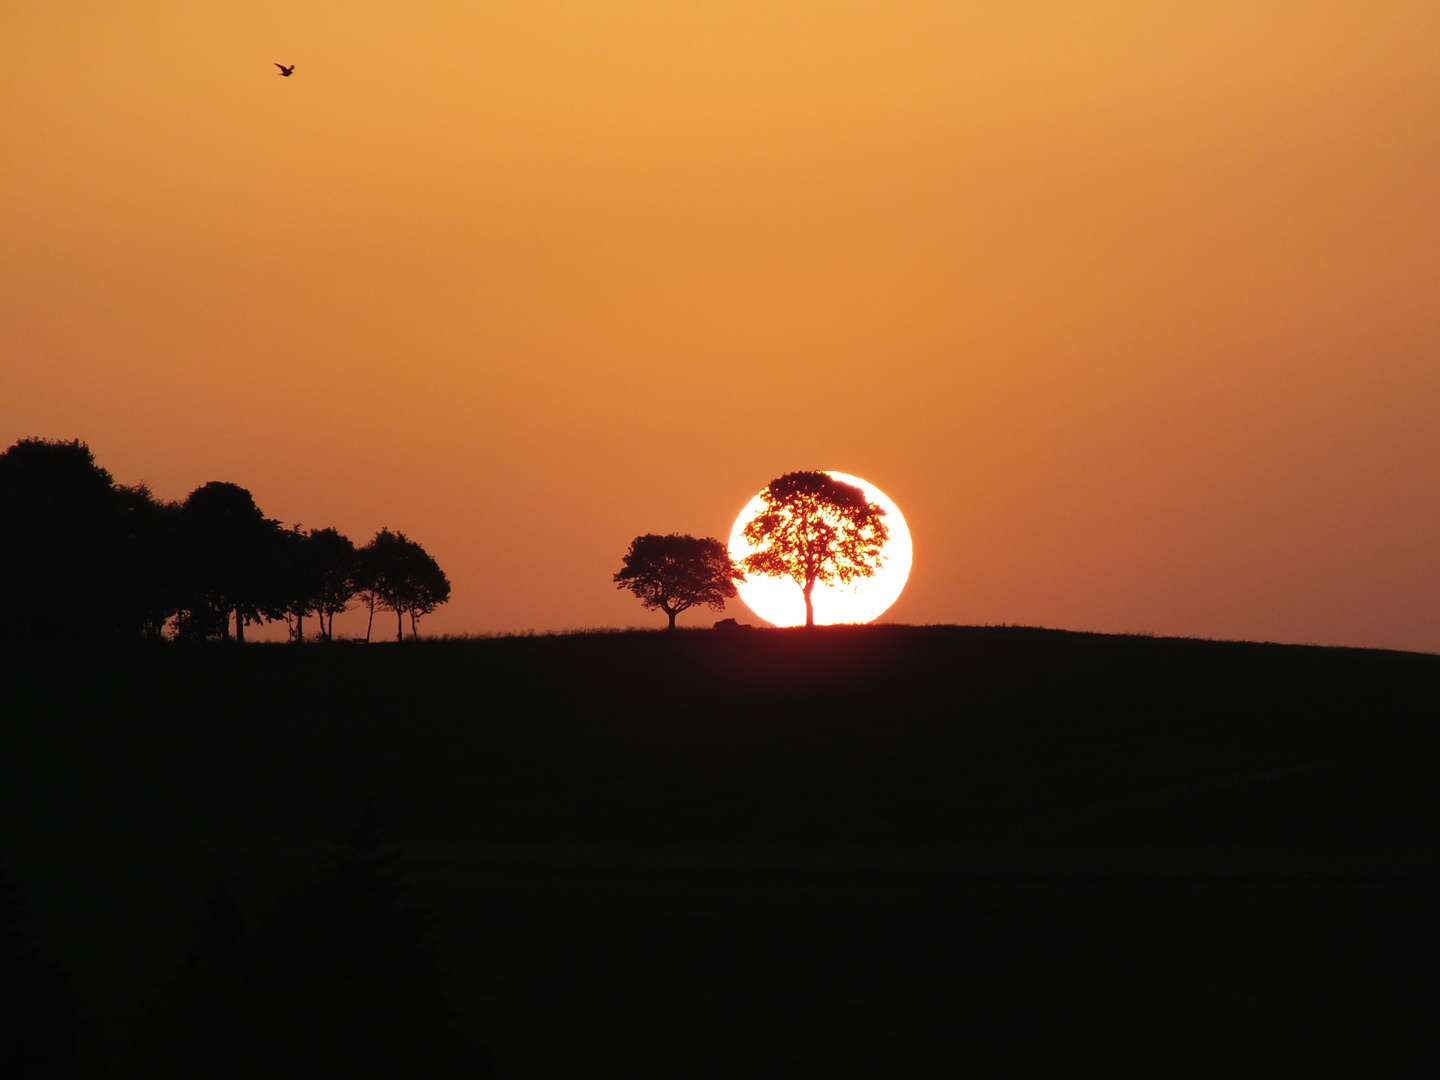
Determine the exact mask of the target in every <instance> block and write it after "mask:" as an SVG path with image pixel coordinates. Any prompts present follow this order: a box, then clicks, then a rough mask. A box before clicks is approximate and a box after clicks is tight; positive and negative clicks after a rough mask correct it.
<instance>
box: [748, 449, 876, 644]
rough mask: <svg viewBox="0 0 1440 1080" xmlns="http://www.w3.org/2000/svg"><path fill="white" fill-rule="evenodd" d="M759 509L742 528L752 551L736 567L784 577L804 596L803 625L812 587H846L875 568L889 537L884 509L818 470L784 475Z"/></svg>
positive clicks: (808, 617) (809, 621)
mask: <svg viewBox="0 0 1440 1080" xmlns="http://www.w3.org/2000/svg"><path fill="white" fill-rule="evenodd" d="M760 497H761V499H762V500H763V501H764V504H765V506H764V509H763V510H761V512H760V513H759V514H758V515H756V516H755V518H754V519H753V520H751V521H750V522H749V524H747V525H746V526H745V529H744V533H743V535H744V537H745V539H746V541H747V542H748V543H750V544H751V545H753V546H754V547H755V551H753V552H751V553H750V554H749V555H747V556H746V557H745V558H744V559H742V560H741V563H740V566H741V569H743V570H745V571H746V572H748V573H754V574H762V575H764V576H766V577H788V578H790V579H791V580H793V581H794V582H795V583H796V584H797V585H799V586H800V589H801V591H802V592H804V594H805V625H806V626H814V625H815V607H814V604H813V603H812V601H811V594H812V593H813V592H814V591H815V583H816V582H817V581H818V582H821V583H822V584H829V583H830V582H834V581H838V582H841V583H842V584H843V583H848V582H850V581H853V580H854V579H855V578H857V577H870V576H871V575H873V574H874V573H875V571H876V570H878V569H879V568H880V560H881V558H882V555H881V549H882V548H883V547H884V545H885V541H886V540H888V539H890V530H889V529H888V528H887V527H886V525H885V522H884V520H883V518H884V514H885V511H884V510H883V509H882V508H881V507H879V506H877V505H876V504H875V503H872V502H870V500H868V499H867V498H866V497H865V492H864V491H862V490H861V489H860V488H858V487H855V486H854V485H853V484H844V483H841V482H840V481H839V480H836V479H835V478H834V477H833V476H830V475H829V474H828V473H823V472H793V473H786V474H785V475H784V476H781V477H778V478H777V479H775V480H772V481H770V483H769V484H768V485H767V486H766V488H765V490H764V491H762V492H761V493H760Z"/></svg>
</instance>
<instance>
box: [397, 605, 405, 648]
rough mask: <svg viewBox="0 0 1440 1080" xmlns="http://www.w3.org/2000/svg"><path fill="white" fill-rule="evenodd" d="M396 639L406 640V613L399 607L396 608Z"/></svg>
mask: <svg viewBox="0 0 1440 1080" xmlns="http://www.w3.org/2000/svg"><path fill="white" fill-rule="evenodd" d="M395 640H396V641H404V640H405V615H404V613H403V612H402V611H401V610H400V609H399V608H396V609H395Z"/></svg>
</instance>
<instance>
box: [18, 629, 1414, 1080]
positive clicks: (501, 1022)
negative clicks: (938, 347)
mask: <svg viewBox="0 0 1440 1080" xmlns="http://www.w3.org/2000/svg"><path fill="white" fill-rule="evenodd" d="M0 680H3V681H0V686H3V690H0V695H3V696H0V717H3V719H0V830H3V831H0V842H3V843H4V845H5V846H6V848H7V850H8V851H9V852H10V853H11V856H12V857H11V859H10V862H11V864H12V867H13V870H12V877H13V878H14V879H15V880H16V881H17V882H18V883H20V884H22V885H23V886H24V888H25V889H26V891H27V893H28V895H29V898H30V907H31V909H32V910H33V911H34V912H35V916H36V918H35V927H36V931H37V933H36V936H37V937H38V938H40V939H41V940H42V941H43V942H44V943H45V944H46V945H47V946H48V947H49V951H50V953H51V954H52V955H53V956H55V957H56V958H57V959H58V960H60V961H61V962H62V963H63V964H64V965H66V966H67V967H68V968H69V969H70V970H71V971H72V973H73V975H74V977H75V981H76V982H77V983H78V984H80V985H81V987H82V988H83V989H85V990H86V992H87V995H88V997H87V1001H88V1006H87V1007H88V1009H89V1017H90V1027H91V1032H92V1034H91V1055H92V1058H93V1059H95V1060H104V1058H105V1057H106V1055H107V1054H108V1053H109V1052H110V1051H109V1049H107V1048H109V1047H110V1046H111V1045H112V1043H113V1040H114V1039H115V1038H116V1037H117V1035H116V1032H117V1031H118V1025H119V1024H120V1019H119V1018H120V1017H121V1016H122V1014H123V1003H124V1002H125V1001H127V1000H128V999H130V998H131V997H133V995H135V994H137V993H143V992H144V990H145V989H146V987H148V986H149V985H150V983H151V982H152V981H153V979H154V978H155V976H156V974H157V973H158V972H160V971H163V970H165V969H166V968H167V966H171V965H173V963H174V958H175V956H176V953H177V950H178V948H179V946H180V944H181V943H182V942H183V940H184V937H185V932H186V929H187V927H188V925H189V922H190V921H191V920H192V919H193V914H194V911H195V907H196V904H197V902H198V898H199V897H200V896H201V895H202V894H203V892H204V890H205V888H206V886H207V885H208V883H209V882H210V881H211V880H212V879H213V877H214V875H215V874H216V873H217V872H221V871H223V872H226V873H227V874H229V875H230V876H231V877H232V878H234V879H236V880H238V881H240V882H241V884H242V887H243V888H247V889H249V890H251V892H252V893H253V894H254V895H264V894H265V893H266V892H267V891H269V890H271V889H273V888H275V887H276V886H277V885H278V884H279V883H281V882H283V881H285V880H287V879H289V878H293V877H294V876H295V875H297V874H300V873H303V872H304V871H305V868H306V867H307V866H309V865H310V864H311V862H312V861H313V857H314V854H315V852H316V851H317V850H318V849H319V848H320V847H321V845H322V844H323V842H324V841H325V839H326V838H327V837H328V836H329V835H330V834H331V833H332V832H333V830H334V827H335V824H336V822H337V821H338V820H339V819H340V818H341V817H343V816H344V815H346V814H347V813H348V812H350V810H351V809H352V808H353V807H354V806H355V805H356V804H357V803H358V802H359V800H360V799H361V798H362V797H363V796H365V795H373V796H374V797H376V799H377V800H378V802H379V805H380V807H381V810H382V813H383V814H384V816H385V818H386V820H387V822H388V823H389V825H390V826H391V828H392V830H393V831H394V833H395V834H396V836H397V838H398V839H399V840H400V841H401V843H402V844H403V846H404V849H405V852H406V854H407V855H408V856H409V858H410V860H411V862H412V864H413V865H414V867H415V876H416V879H417V881H418V883H419V885H420V887H421V889H422V891H423V892H424V893H425V895H426V896H428V897H430V898H431V899H434V900H435V901H437V902H438V903H439V904H440V905H441V907H442V910H443V917H444V924H443V930H444V941H445V946H446V949H447V958H448V960H449V963H450V966H451V967H452V968H453V970H454V972H455V982H456V987H457V989H458V990H460V991H461V993H462V994H463V996H464V1001H465V1004H466V1008H467V1012H468V1013H469V1015H470V1016H471V1020H472V1023H473V1024H474V1025H475V1030H476V1031H477V1032H478V1033H479V1035H480V1037H481V1038H482V1039H483V1040H484V1041H485V1042H487V1043H488V1044H489V1045H490V1046H491V1047H492V1049H493V1050H494V1052H495V1054H496V1056H497V1057H498V1058H499V1059H500V1061H501V1063H502V1066H503V1068H502V1074H501V1075H502V1076H514V1077H530V1076H534V1077H541V1076H597V1077H598V1076H617V1077H619V1076H624V1077H641V1076H656V1077H659V1076H715V1077H720V1076H727V1077H728V1076H766V1077H801V1076H804V1077H810V1076H815V1077H821V1076H823V1077H834V1076H877V1075H894V1076H930V1075H934V1076H940V1075H954V1074H955V1072H956V1071H960V1070H963V1069H965V1068H967V1067H973V1068H976V1069H979V1070H981V1071H982V1072H995V1073H997V1074H1010V1075H1014V1074H1033V1075H1054V1074H1056V1073H1062V1074H1063V1073H1067V1072H1072V1071H1080V1067H1081V1066H1084V1067H1087V1068H1088V1067H1094V1068H1096V1069H1104V1070H1109V1071H1112V1072H1113V1071H1116V1070H1119V1071H1124V1070H1126V1069H1132V1068H1133V1069H1134V1070H1137V1071H1142V1072H1151V1073H1152V1074H1153V1073H1154V1072H1157V1071H1158V1072H1161V1073H1163V1074H1166V1075H1213V1074H1214V1072H1215V1071H1216V1070H1220V1069H1224V1070H1225V1071H1227V1072H1228V1073H1229V1074H1231V1075H1236V1074H1245V1073H1249V1072H1253V1073H1254V1074H1255V1075H1263V1074H1266V1073H1273V1072H1274V1071H1276V1070H1277V1069H1282V1068H1284V1069H1290V1068H1293V1067H1295V1066H1296V1065H1297V1063H1303V1064H1304V1065H1305V1066H1306V1068H1308V1069H1309V1071H1310V1072H1311V1073H1312V1074H1316V1073H1326V1072H1328V1073H1331V1074H1334V1075H1346V1074H1350V1073H1352V1072H1365V1071H1367V1069H1369V1068H1370V1067H1371V1066H1373V1065H1375V1063H1376V1062H1377V1061H1378V1060H1379V1059H1378V1058H1377V1056H1376V1055H1377V1054H1380V1053H1381V1048H1382V1047H1383V1048H1384V1049H1383V1053H1384V1055H1386V1057H1385V1060H1387V1061H1388V1062H1389V1063H1390V1067H1388V1068H1383V1069H1381V1071H1383V1072H1385V1073H1386V1074H1387V1075H1410V1074H1416V1075H1418V1074H1421V1073H1424V1072H1426V1071H1427V1070H1429V1069H1430V1068H1431V1066H1434V1065H1436V1064H1440V1054H1437V1053H1436V1050H1437V1044H1436V1042H1435V1036H1434V1035H1433V1033H1432V1030H1431V1029H1432V1028H1434V1027H1436V1026H1440V1025H1436V1024H1435V1023H1434V1019H1435V1016H1436V1015H1437V1011H1436V1010H1437V1005H1440V902H1437V900H1440V876H1437V871H1440V861H1437V854H1440V782H1437V781H1440V722H1437V717H1440V657H1433V656H1426V655H1416V654H1401V653H1384V652H1372V651H1361V650H1342V649H1320V648H1302V647H1291V646H1274V645H1256V644H1244V643H1219V642H1201V641H1186V640H1170V639H1150V638H1135V637H1109V636H1101V635H1086V634H1071V633H1063V632H1055V631H1040V630H1025V629H1013V628H985V629H972V628H959V627H932V628H908V627H870V628H849V629H840V628H834V629H822V630H820V631H818V632H814V633H809V634H807V633H801V632H790V631H761V630H754V631H744V630H738V631H730V632H723V631H714V632H699V631H697V632H684V633H678V634H663V633H630V634H593V635H575V636H558V637H537V638H510V639H495V640H481V641H456V642H427V643H420V644H418V645H403V646H395V645H384V646H378V645H372V646H368V647H364V646H343V645H337V646H333V647H320V646H307V647H304V648H294V647H289V646H251V647H247V648H244V649H239V648H215V649H194V650H187V649H182V648H156V649H153V650H140V651H133V652H114V653H102V652H97V653H64V654H62V653H53V652H51V653H47V652H33V653H9V654H3V655H0ZM107 1025H108V1027H107Z"/></svg>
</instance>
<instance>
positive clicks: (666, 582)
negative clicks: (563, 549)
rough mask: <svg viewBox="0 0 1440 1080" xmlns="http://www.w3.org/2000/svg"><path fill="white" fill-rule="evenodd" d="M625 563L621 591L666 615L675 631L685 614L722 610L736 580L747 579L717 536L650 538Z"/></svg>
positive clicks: (638, 542) (618, 578) (635, 544)
mask: <svg viewBox="0 0 1440 1080" xmlns="http://www.w3.org/2000/svg"><path fill="white" fill-rule="evenodd" d="M622 562H623V563H624V565H623V566H622V567H621V569H620V572H619V573H618V574H616V575H615V582H616V587H617V588H621V589H629V590H630V591H631V592H633V593H634V594H635V595H636V596H637V597H639V599H640V603H641V604H642V605H644V606H645V607H647V608H649V609H651V610H652V611H655V610H658V611H663V612H664V613H665V614H666V615H668V616H669V617H670V625H669V626H668V627H667V629H670V630H674V629H675V616H677V615H679V614H680V613H681V612H682V611H689V610H690V609H691V608H692V607H711V608H714V609H716V610H717V611H718V610H720V609H721V608H723V607H724V606H725V601H726V600H728V599H730V597H732V596H734V595H735V579H737V578H740V579H742V580H743V575H742V574H741V572H740V570H739V568H738V567H736V565H735V564H734V563H733V562H731V561H730V553H729V552H728V551H726V550H725V545H724V544H722V543H721V542H720V541H719V540H716V539H715V538H714V537H713V536H706V537H703V538H699V539H697V538H696V537H693V536H690V535H689V534H688V533H687V534H684V535H682V534H680V533H671V534H669V535H668V536H658V535H656V534H655V533H646V534H645V535H644V536H637V537H636V538H635V539H634V540H632V541H631V542H630V550H629V551H627V552H626V553H625V555H624V558H623V559H622Z"/></svg>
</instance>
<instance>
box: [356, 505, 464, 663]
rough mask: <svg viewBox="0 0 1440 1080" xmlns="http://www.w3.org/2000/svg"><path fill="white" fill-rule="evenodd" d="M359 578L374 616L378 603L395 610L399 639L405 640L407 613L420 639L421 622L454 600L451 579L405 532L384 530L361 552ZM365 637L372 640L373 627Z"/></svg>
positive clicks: (413, 634) (363, 597) (365, 598)
mask: <svg viewBox="0 0 1440 1080" xmlns="http://www.w3.org/2000/svg"><path fill="white" fill-rule="evenodd" d="M358 556H359V560H358V561H359V566H360V574H359V576H358V578H357V583H358V585H359V590H358V591H359V593H360V595H361V597H362V600H363V601H364V602H366V603H368V604H369V605H370V613H371V620H372V621H373V619H374V610H375V608H374V606H375V604H376V603H378V604H379V605H380V607H382V608H384V609H385V610H386V611H393V612H395V640H396V641H403V640H404V639H405V622H404V616H405V615H406V614H407V613H408V614H409V616H410V636H411V637H412V638H419V636H420V634H419V630H418V628H417V626H416V623H417V621H418V620H419V618H420V616H422V615H429V614H430V613H431V612H432V611H434V610H435V609H436V608H437V607H439V606H440V605H441V604H443V603H445V601H447V600H449V599H450V579H449V578H447V577H446V576H445V572H444V571H443V570H441V569H440V564H439V563H437V562H436V561H435V559H434V558H433V557H432V556H431V555H430V553H429V552H428V551H426V550H425V549H424V548H423V547H421V546H420V545H419V544H417V543H416V542H415V541H414V540H411V539H410V538H409V537H408V536H406V535H405V534H404V533H400V532H396V533H392V532H391V531H390V530H389V529H381V530H380V531H379V532H378V533H376V534H375V539H373V540H371V541H370V543H368V544H366V545H365V546H364V547H363V548H361V549H360V551H359V552H358ZM365 640H366V641H369V640H370V630H369V627H367V628H366V630H365Z"/></svg>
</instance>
